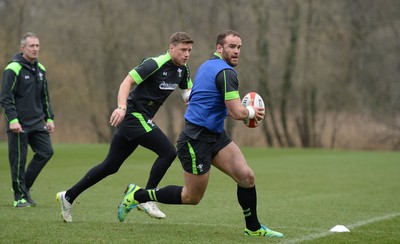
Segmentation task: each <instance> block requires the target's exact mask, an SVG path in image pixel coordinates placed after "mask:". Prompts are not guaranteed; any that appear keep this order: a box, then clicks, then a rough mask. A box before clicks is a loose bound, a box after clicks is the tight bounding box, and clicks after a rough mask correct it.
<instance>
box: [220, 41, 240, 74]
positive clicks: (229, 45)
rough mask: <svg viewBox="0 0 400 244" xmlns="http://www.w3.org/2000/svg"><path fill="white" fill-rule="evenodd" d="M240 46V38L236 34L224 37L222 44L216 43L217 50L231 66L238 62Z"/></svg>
mask: <svg viewBox="0 0 400 244" xmlns="http://www.w3.org/2000/svg"><path fill="white" fill-rule="evenodd" d="M241 47H242V39H240V37H238V36H232V35H229V36H227V37H225V43H224V45H223V46H221V45H219V44H218V45H217V51H218V52H219V53H220V54H221V56H222V58H223V59H224V60H225V61H226V62H227V63H228V64H229V65H230V66H232V67H235V66H236V65H238V64H239V55H240V48H241Z"/></svg>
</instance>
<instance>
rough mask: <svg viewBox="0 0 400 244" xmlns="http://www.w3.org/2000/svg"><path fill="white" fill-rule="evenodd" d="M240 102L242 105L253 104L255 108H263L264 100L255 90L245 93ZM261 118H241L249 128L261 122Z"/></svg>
mask: <svg viewBox="0 0 400 244" xmlns="http://www.w3.org/2000/svg"><path fill="white" fill-rule="evenodd" d="M242 104H243V106H245V107H247V106H254V107H257V108H265V105H264V100H263V99H262V97H261V96H260V95H259V94H258V93H256V92H249V93H247V94H246V96H244V97H243V99H242ZM261 121H262V120H256V119H245V120H243V123H244V124H245V125H246V126H247V127H249V128H255V127H257V126H259V125H260V124H261Z"/></svg>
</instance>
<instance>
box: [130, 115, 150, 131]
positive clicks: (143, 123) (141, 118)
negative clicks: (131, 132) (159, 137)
mask: <svg viewBox="0 0 400 244" xmlns="http://www.w3.org/2000/svg"><path fill="white" fill-rule="evenodd" d="M132 115H133V116H134V117H136V118H137V119H138V120H139V122H140V124H142V126H143V128H144V130H145V131H146V132H150V131H152V130H153V129H152V128H151V127H150V126H149V125H148V124H147V122H146V120H145V119H144V117H143V115H142V114H140V113H136V112H133V113H132Z"/></svg>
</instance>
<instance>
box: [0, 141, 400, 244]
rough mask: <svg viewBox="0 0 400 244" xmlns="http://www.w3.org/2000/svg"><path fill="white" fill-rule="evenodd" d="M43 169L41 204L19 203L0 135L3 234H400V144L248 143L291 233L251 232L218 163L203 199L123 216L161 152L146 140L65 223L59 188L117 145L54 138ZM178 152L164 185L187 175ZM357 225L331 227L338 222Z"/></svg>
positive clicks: (3, 239)
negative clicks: (128, 192)
mask: <svg viewBox="0 0 400 244" xmlns="http://www.w3.org/2000/svg"><path fill="white" fill-rule="evenodd" d="M54 148H55V152H56V154H55V155H54V157H53V159H52V160H51V161H50V162H49V164H48V165H47V166H46V167H45V169H44V170H43V171H42V173H41V175H40V176H39V178H38V179H37V181H36V183H35V185H34V188H33V191H32V196H33V198H34V199H35V200H36V201H37V203H38V206H37V207H35V208H28V209H15V208H13V207H12V202H13V198H12V192H11V180H10V171H9V166H8V159H7V146H6V144H5V143H2V144H0V162H1V163H0V243H22V242H28V243H219V244H221V243H244V242H250V243H261V242H266V241H268V242H270V243H400V231H399V227H400V153H399V152H359V151H357V152H354V151H329V150H314V149H310V150H303V149H256V148H244V149H243V153H244V154H245V156H246V157H247V160H248V163H249V164H250V165H251V167H252V168H253V170H254V171H255V174H256V186H257V192H258V215H259V219H260V221H261V222H262V223H265V224H266V225H267V226H269V227H270V228H272V229H275V230H278V231H281V232H283V233H284V234H285V237H284V238H283V239H269V238H261V237H259V238H250V237H245V236H243V229H244V219H243V216H242V212H241V209H240V207H239V205H238V203H237V200H236V185H235V183H234V182H233V181H232V180H231V179H230V178H228V177H227V176H225V175H223V174H221V173H220V172H219V171H218V170H216V169H215V168H213V169H212V172H211V177H210V182H209V186H208V189H207V192H206V194H205V196H204V198H203V200H202V202H201V203H200V204H199V205H197V206H176V205H175V206H173V205H163V204H160V205H159V206H160V208H161V209H162V210H163V211H164V212H165V213H166V214H167V218H166V219H164V220H156V219H151V218H149V217H148V216H147V215H146V214H144V213H141V212H138V211H136V210H134V211H132V212H131V213H130V214H129V215H128V217H127V220H126V221H125V222H123V223H120V222H119V221H118V219H117V206H118V204H119V202H120V200H121V199H122V197H123V191H124V190H125V187H126V185H127V184H128V183H136V184H138V185H144V184H145V183H146V180H147V176H148V172H149V170H150V166H151V163H152V162H153V160H154V159H155V155H154V154H153V153H151V152H149V151H146V150H143V149H141V148H139V149H138V150H137V151H136V152H134V154H133V155H132V156H131V157H130V158H129V159H128V160H127V161H126V162H125V164H124V165H123V166H122V167H121V169H120V171H119V172H118V173H117V174H115V175H112V176H110V177H108V178H106V179H104V180H103V181H101V182H100V183H98V184H97V185H95V186H93V187H92V188H89V189H88V190H87V191H86V192H84V193H83V194H82V195H81V196H80V197H79V198H78V199H77V201H76V204H75V206H74V209H73V218H74V219H73V223H70V224H66V223H63V222H62V220H61V217H60V213H59V212H60V209H59V205H58V204H56V202H55V194H56V193H57V192H58V191H61V190H66V189H67V188H69V187H70V186H72V184H74V183H76V182H77V181H78V180H79V179H80V178H81V177H82V176H83V175H84V174H85V173H86V172H87V171H88V170H89V169H90V168H91V167H92V166H94V165H95V164H97V163H99V162H101V160H102V159H103V158H104V157H105V155H106V153H107V150H108V145H60V144H56V145H54ZM182 175H183V174H182V169H181V166H180V163H179V161H175V162H174V164H173V166H172V167H171V168H170V170H169V171H168V172H167V175H166V177H165V178H164V179H163V181H162V182H161V184H160V186H165V185H167V184H178V185H181V184H182V183H183V178H182ZM338 224H340V225H345V226H346V227H347V228H349V229H350V232H349V233H332V232H330V231H329V230H330V229H331V228H332V227H334V226H335V225H338Z"/></svg>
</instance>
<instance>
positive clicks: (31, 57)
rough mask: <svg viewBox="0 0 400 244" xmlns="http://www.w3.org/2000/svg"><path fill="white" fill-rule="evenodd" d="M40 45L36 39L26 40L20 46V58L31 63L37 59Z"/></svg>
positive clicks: (29, 38)
mask: <svg viewBox="0 0 400 244" xmlns="http://www.w3.org/2000/svg"><path fill="white" fill-rule="evenodd" d="M39 50H40V44H39V39H38V38H36V37H28V38H26V43H25V45H22V46H21V51H22V56H23V57H24V58H25V59H26V60H28V61H29V62H31V63H33V62H34V61H35V60H36V59H37V58H38V57H39Z"/></svg>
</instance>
